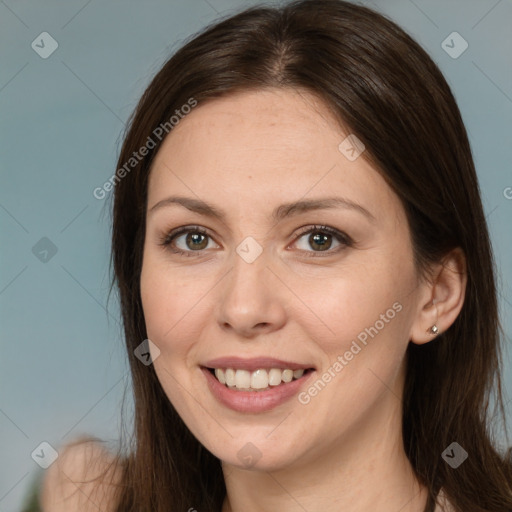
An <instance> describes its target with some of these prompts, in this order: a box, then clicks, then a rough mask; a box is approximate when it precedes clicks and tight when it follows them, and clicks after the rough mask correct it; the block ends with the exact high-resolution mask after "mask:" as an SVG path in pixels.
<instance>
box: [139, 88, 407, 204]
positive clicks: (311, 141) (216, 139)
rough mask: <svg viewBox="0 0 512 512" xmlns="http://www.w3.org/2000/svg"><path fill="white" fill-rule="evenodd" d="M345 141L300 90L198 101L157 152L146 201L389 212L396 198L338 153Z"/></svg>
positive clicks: (359, 163) (323, 108)
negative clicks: (304, 202) (344, 204)
mask: <svg viewBox="0 0 512 512" xmlns="http://www.w3.org/2000/svg"><path fill="white" fill-rule="evenodd" d="M348 135H349V133H348V131H347V130H346V129H344V128H343V127H342V126H341V125H340V123H339V122H338V120H337V119H336V118H335V116H334V115H333V113H332V112H331V111H330V109H329V107H328V106H327V105H326V104H325V103H323V102H322V101H321V100H319V99H318V98H317V97H316V96H314V95H312V94H310V93H308V92H305V91H297V90H289V89H270V90H261V91H245V92H241V93H237V94H234V95H229V96H225V97H222V98H216V99H214V100H209V101H207V102H205V103H203V104H201V103H200V104H198V106H196V107H195V108H194V109H193V110H192V111H191V112H190V113H189V114H188V115H186V116H184V118H183V119H182V120H181V121H180V122H179V124H178V125H176V126H175V127H174V129H173V131H172V132H171V133H170V134H169V135H168V136H167V138H166V139H165V141H164V143H163V144H162V146H161V148H160V149H159V151H158V154H157V155H156V157H155V160H154V162H153V166H152V170H151V175H150V181H149V191H148V194H149V197H150V198H151V199H150V201H148V203H150V204H151V203H153V204H154V203H155V202H156V201H158V200H161V199H162V198H163V197H165V194H167V193H169V192H173V193H174V192H176V193H186V194H187V195H189V196H190V195H195V196H196V197H201V198H206V197H212V196H216V197H218V198H219V199H220V200H221V202H222V200H223V199H225V201H224V202H225V204H226V207H228V205H229V204H233V202H234V201H236V200H238V203H240V201H246V202H249V203H251V202H254V203H255V204H254V206H255V208H257V209H258V210H261V209H263V208H265V207H268V208H269V209H270V208H272V204H270V203H275V204H277V203H283V202H286V201H290V200H296V199H299V198H301V197H304V196H306V195H307V196H308V198H314V197H317V196H318V197H319V196H325V195H326V194H328V195H330V196H332V195H333V194H334V195H336V193H338V194H339V195H341V196H343V197H348V196H350V197H351V199H353V200H354V201H362V200H363V199H364V201H365V202H366V203H367V204H370V205H371V204H372V203H373V204H375V203H378V204H379V205H381V206H382V207H383V208H388V209H390V208H397V207H398V205H397V204H396V202H397V201H398V199H397V197H396V196H395V195H394V193H393V192H392V191H391V189H390V188H389V186H388V185H387V184H386V182H385V181H384V180H383V178H382V177H381V176H380V174H379V173H378V172H377V171H376V170H375V169H374V168H373V167H372V166H371V165H370V163H369V162H368V161H367V160H366V159H364V158H362V157H359V158H357V159H356V160H354V161H350V160H349V159H347V158H346V156H345V155H344V154H343V153H342V152H341V151H340V149H339V146H340V143H341V142H342V141H343V140H344V139H345V138H346V137H347V136H348Z"/></svg>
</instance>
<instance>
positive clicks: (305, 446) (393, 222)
mask: <svg viewBox="0 0 512 512" xmlns="http://www.w3.org/2000/svg"><path fill="white" fill-rule="evenodd" d="M348 135H349V134H348V133H343V132H342V130H341V129H340V127H339V125H338V124H337V123H336V121H335V120H334V118H332V117H331V114H330V113H329V110H328V109H327V108H326V107H325V105H324V104H322V103H321V102H319V101H318V100H316V99H315V97H314V96H312V95H310V94H309V93H302V94H299V93H298V92H296V91H291V90H286V89H280V90H266V91H257V92H255V91H252V92H244V93H239V94H237V95H231V96H227V97H225V98H221V99H215V100H213V101H209V102H207V103H205V104H199V105H198V106H197V107H195V108H194V109H193V110H192V111H191V113H189V114H188V115H187V116H186V117H184V118H183V119H182V120H181V121H180V122H179V124H178V125H177V126H176V127H175V128H174V130H173V131H172V132H171V134H170V135H169V136H168V137H167V138H166V140H165V142H164V143H163V145H162V147H161V149H160V150H159V152H158V154H157V155H156V158H155V161H154V164H153V167H152V171H151V174H150V180H149V188H148V211H147V219H146V222H147V225H146V239H145V245H144V256H143V267H142V275H141V294H142V303H143V309H144V315H145V321H146V326H147V333H148V338H149V339H150V340H151V342H152V343H154V345H156V346H157V347H158V349H159V351H160V352H159V353H158V352H157V351H155V350H153V351H152V354H153V357H154V368H155V371H156V373H157V376H158V378H159V380H160V382H161V384H162V387H163V389H164V391H165V393H166V394H167V396H168V398H169V400H170V401H171V402H172V404H173V405H174V407H175V408H176V410H177V411H178V413H179V414H180V416H181V417H182V418H183V420H184V422H185V423H186V425H187V426H188V428H189V429H190V430H191V432H192V433H193V434H194V435H195V437H196V438H197V439H198V440H199V441H200V442H201V443H202V444H203V445H204V446H205V447H206V448H207V449H208V450H210V451H211V452H212V453H213V454H214V455H216V456H217V457H219V458H220V459H221V460H223V461H224V462H226V463H228V464H232V465H236V466H238V467H250V466H254V467H255V468H261V469H265V470H269V469H274V470H275V469H279V468H286V467H288V466H291V465H293V464H302V463H305V462H307V461H311V460H313V459H314V458H317V457H320V456H322V454H328V453H332V451H333V450H338V449H342V447H343V446H346V447H348V446H351V445H352V443H353V442H364V441H365V439H370V438H371V433H372V431H373V432H375V431H376V430H378V429H382V428H383V427H384V426H385V427H389V425H390V424H391V425H394V426H397V428H398V425H399V424H400V419H401V402H400V397H401V393H402V388H403V379H404V369H405V366H404V354H405V351H406V348H407V345H408V343H409V340H410V338H411V330H412V327H413V325H414V323H415V321H416V316H417V311H418V304H419V300H420V290H421V282H420V280H419V278H418V275H417V272H416V270H415V267H414V264H413V253H412V246H411V239H410V233H409V229H408V224H407V221H406V216H405V213H404V210H403V207H402V205H401V203H400V201H399V199H398V198H397V196H396V195H395V194H394V193H393V191H392V190H391V189H390V188H389V186H388V185H387V184H386V183H385V181H384V180H383V178H382V177H381V176H380V175H379V174H378V173H377V172H376V170H375V169H374V168H372V166H371V165H370V164H368V163H367V161H366V160H365V159H364V153H363V154H362V155H361V156H359V157H357V155H358V152H359V150H360V149H361V148H359V149H358V148H357V147H354V145H353V140H352V141H351V140H345V139H346V137H347V136H348ZM340 144H341V145H340ZM351 148H352V149H351ZM171 196H174V197H177V196H179V197H181V198H184V199H186V200H187V201H188V204H189V208H187V207H185V206H184V205H183V204H178V202H171V201H167V202H165V201H166V199H168V198H170V197H171ZM327 198H329V199H334V200H336V201H332V202H331V203H330V207H325V205H324V206H323V207H319V208H308V205H309V206H312V207H313V206H315V203H314V202H315V201H326V199H327ZM295 202H299V203H302V202H305V203H304V205H302V206H301V205H298V206H296V207H289V206H288V205H289V204H290V203H295ZM310 202H311V203H310ZM202 203H207V204H208V207H207V206H206V205H202ZM156 205H158V206H156ZM316 206H322V205H320V204H316ZM210 207H211V208H212V209H213V211H214V212H215V213H218V214H220V215H222V217H218V216H215V215H212V212H211V211H210ZM315 226H316V227H315ZM322 226H324V227H322ZM325 227H327V230H326V229H325ZM179 228H186V230H184V232H183V233H180V234H178V235H177V236H175V237H174V238H173V239H172V240H171V241H170V244H168V245H162V241H163V240H165V239H166V237H167V241H169V240H170V238H169V237H168V235H169V233H171V232H172V231H174V232H176V231H179V230H180V229H179ZM198 228H199V229H200V230H201V231H202V232H197V231H195V230H196V229H198ZM330 230H331V231H330ZM175 251H183V252H182V253H179V252H175ZM141 341H142V340H141ZM219 358H226V360H225V361H218V362H215V361H213V360H216V359H219ZM233 358H239V359H235V360H234V359H233ZM205 367H214V368H219V369H221V370H224V371H223V372H222V374H220V375H219V377H220V379H221V380H224V379H228V383H231V384H233V383H234V386H235V388H234V389H229V388H228V387H227V386H226V385H225V384H221V382H219V381H218V380H217V379H215V378H214V377H213V375H212V374H211V373H210V372H209V371H208V370H207V369H205ZM228 368H229V369H230V370H227V369H228ZM297 368H302V369H305V370H306V371H305V373H304V374H303V375H302V377H300V372H295V375H294V377H293V378H295V377H298V378H297V379H296V380H293V381H292V382H286V381H287V380H289V379H290V378H292V377H291V373H292V372H290V371H289V370H294V369H297ZM226 370H227V371H226ZM281 370H288V371H281ZM218 373H219V372H218ZM269 379H270V381H269ZM278 383H280V384H279V385H277V384H278ZM248 386H251V388H252V387H254V388H258V389H262V390H259V391H256V390H254V391H249V390H245V391H239V390H238V389H239V388H240V389H247V388H248ZM390 422H391V423H390Z"/></svg>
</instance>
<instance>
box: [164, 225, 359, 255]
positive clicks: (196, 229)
mask: <svg viewBox="0 0 512 512" xmlns="http://www.w3.org/2000/svg"><path fill="white" fill-rule="evenodd" d="M186 233H199V234H202V235H206V236H208V237H209V238H212V237H211V236H210V235H209V234H208V232H207V231H206V230H205V229H204V228H201V227H200V226H183V227H181V228H177V229H175V230H173V231H171V232H170V233H167V234H164V235H163V236H162V237H160V238H159V242H158V244H159V245H160V246H163V247H164V248H165V249H168V250H170V251H171V252H173V253H175V254H179V255H182V256H186V257H195V255H193V253H194V252H197V253H198V256H199V255H200V253H202V252H203V251H202V250H199V251H183V250H182V249H177V248H176V247H172V245H171V244H172V242H173V241H174V240H175V239H176V238H178V237H179V236H180V235H183V234H186ZM310 233H327V234H329V235H332V236H333V237H334V238H335V239H336V240H337V241H338V242H339V243H340V244H342V247H338V248H337V249H335V250H327V251H302V252H305V253H313V254H308V255H307V256H308V257H312V258H317V257H320V258H321V257H325V256H332V255H333V254H336V253H338V252H340V251H341V250H343V249H344V247H343V246H345V247H352V246H353V244H354V241H353V240H352V238H350V237H349V236H348V235H347V234H346V233H343V232H342V231H339V230H337V229H335V228H331V227H329V226H323V225H314V226H312V227H307V228H305V229H304V230H302V231H300V232H299V233H298V235H297V239H296V240H298V239H300V238H302V237H303V236H304V235H307V234H310ZM322 253H325V255H324V254H322Z"/></svg>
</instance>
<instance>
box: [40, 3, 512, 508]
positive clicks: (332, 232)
mask: <svg viewBox="0 0 512 512" xmlns="http://www.w3.org/2000/svg"><path fill="white" fill-rule="evenodd" d="M114 181H115V183H114V184H115V201H114V205H113V236H112V243H113V257H112V262H113V267H114V282H113V285H114V284H117V286H118V288H119V293H120V298H121V307H122V314H123V320H124V327H125V335H126V343H127V349H128V356H129V359H130V365H131V372H132V377H133V389H134V400H135V429H134V435H133V439H132V444H131V445H128V446H127V448H128V451H129V453H128V454H127V455H126V456H124V455H122V454H121V453H122V452H121V451H120V452H119V453H118V454H117V456H115V457H113V456H112V457H111V460H110V462H109V461H107V457H106V455H103V453H102V451H101V450H99V449H97V448H93V449H92V450H89V452H87V453H88V455H86V452H84V451H83V450H82V451H78V450H79V449H78V446H80V445H81V443H76V445H75V446H74V447H73V448H70V449H69V450H68V451H67V453H66V456H64V457H59V459H58V460H60V461H61V462H60V469H61V472H62V473H64V474H65V475H68V476H69V475H70V474H71V473H72V474H73V475H78V476H79V478H77V479H76V480H89V481H91V482H98V481H100V482H101V485H99V486H93V487H87V488H84V487H80V488H79V489H80V490H81V492H80V493H76V492H75V493H74V496H75V497H74V498H70V500H75V501H68V502H67V508H66V509H67V510H72V509H73V506H76V507H77V508H76V509H80V510H85V509H86V508H87V506H91V503H94V505H96V506H97V505H98V504H101V506H102V509H103V510H115V511H118V512H121V511H123V512H124V511H139V510H152V511H164V510H165V511H168V510H189V511H192V510H197V511H207V510H208V511H215V512H218V511H222V512H237V511H239V510H246V511H253V510H254V511H256V510H281V511H288V510H290V511H291V510H308V511H311V512H312V511H315V510H322V511H331V510H333V511H334V510H347V511H366V510H379V511H381V512H388V511H389V512H395V511H398V510H401V511H402V512H405V511H408V512H409V511H410V512H413V511H417V512H420V511H425V512H427V511H434V510H435V511H436V512H438V511H457V512H462V511H464V512H473V511H474V512H477V511H479V512H482V511H486V512H491V511H492V512H505V511H510V510H512V483H511V482H512V467H511V464H510V461H509V460H507V458H506V457H505V456H504V454H501V453H499V452H498V451H497V449H496V448H495V447H494V446H493V444H492V442H491V434H490V432H489V421H490V418H489V417H488V415H487V403H488V402H487V399H488V397H489V393H490V392H491V390H492V389H495V390H496V392H497V395H496V396H497V399H498V404H499V405H501V412H502V414H503V399H502V396H501V386H500V377H499V373H498V369H499V361H500V345H499V336H498V335H499V323H498V317H497V300H496V289H495V281H494V273H493V260H492V254H491V249H490V242H489V235H488V231H487V227H486V222H485V217H484V213H483V209H482V204H481V200H480V196H479V188H478V182H477V177H476V174H475V169H474V163H473V161H472V157H471V150H470V146H469V142H468V138H467V134H466V131H465V128H464V125H463V122H462V120H461V116H460V113H459V110H458V107H457V105H456V102H455V100H454V98H453V96H452V94H451V91H450V89H449V87H448V85H447V83H446V81H445V80H444V78H443V77H442V75H441V73H440V71H439V69H438V68H437V67H436V65H435V64H434V63H433V61H432V60H431V59H430V58H429V57H428V55H427V54H426V53H425V52H424V51H423V50H422V49H421V48H420V47H419V45H418V44H417V43H415V42H414V41H413V40H412V39H411V38H410V37H409V36H408V35H407V34H406V33H404V31H403V30H401V29H400V28H399V27H397V26H396V25H395V24H394V23H392V22H391V21H389V20H388V19H386V18H384V17H383V16H381V15H379V14H377V13H376V12H374V11H372V10H370V9H367V8H364V7H361V6H357V5H353V4H350V3H346V2H343V1H338V0H317V1H311V0H305V1H299V2H293V3H290V4H288V5H285V6H284V7H281V8H267V7H264V8H263V7H262V8H252V9H248V10H246V11H244V12H242V13H241V14H238V15H235V16H233V17H231V18H229V19H226V20H224V21H222V22H220V23H218V24H216V25H214V26H212V27H210V28H208V29H207V30H205V31H204V32H203V33H202V34H200V35H198V36H196V37H195V38H194V39H192V40H191V41H190V42H188V43H187V44H186V45H185V46H184V47H183V48H181V49H180V50H179V51H178V52H177V53H176V54H175V55H174V56H173V57H172V58H171V59H170V60H169V61H168V62H167V63H166V64H165V65H164V66H163V68H162V69H161V71H160V72H159V73H158V74H157V75H156V77H155V78H154V79H153V81H152V83H151V84H150V85H149V87H148V88H147V90H146V92H145V93H144V95H143V97H142V99H141V100H140V102H139V105H138V106H137V109H136V110H135V112H134V114H133V116H132V119H131V123H130V127H129V129H128V132H127V134H126V137H125V140H124V144H123V147H122V149H121V154H120V157H119V161H118V171H117V173H116V175H115V179H114ZM320 253H321V254H320ZM493 384H494V385H495V387H494V388H493ZM86 444H87V446H88V447H89V448H91V447H94V446H97V445H95V444H92V443H86ZM77 454H78V455H77ZM93 458H94V460H96V461H102V466H101V468H102V470H101V471H100V472H98V471H94V472H93V471H87V472H85V473H79V472H78V473H77V471H75V470H74V469H73V468H76V467H78V466H80V464H82V465H83V466H84V467H85V466H86V465H87V464H88V461H90V460H92V459H93ZM80 461H81V462H80ZM97 473H100V474H97ZM56 474H57V470H54V471H53V472H52V475H56ZM84 476H85V478H84ZM90 477H91V478H90ZM56 480H57V477H56V476H52V478H51V479H50V476H49V477H48V482H50V481H51V484H50V483H48V485H47V488H48V489H50V488H52V485H53V483H54V482H55V481H56ZM87 485H92V484H91V483H89V484H87ZM46 492H47V502H50V501H51V498H50V497H49V496H50V494H51V491H46ZM84 496H85V498H84ZM52 499H53V498H52ZM79 503H80V505H78V504H79ZM70 504H74V505H70ZM52 510H54V509H53V508H52Z"/></svg>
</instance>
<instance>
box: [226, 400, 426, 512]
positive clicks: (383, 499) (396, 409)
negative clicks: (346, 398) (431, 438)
mask: <svg viewBox="0 0 512 512" xmlns="http://www.w3.org/2000/svg"><path fill="white" fill-rule="evenodd" d="M390 411H391V414H390ZM222 468H223V473H224V480H225V482H226V490H227V495H226V499H225V501H224V505H223V508H222V512H242V511H243V512H262V511H268V512H271V511H274V510H279V511H280V512H292V511H297V510H307V511H308V512H320V511H321V512H331V511H332V512H335V511H336V512H340V511H343V512H367V511H368V510H379V512H396V511H397V510H400V512H423V511H424V509H425V505H426V502H427V489H426V488H425V487H424V486H421V485H420V484H419V482H418V481H417V479H416V477H415V475H414V472H413V469H412V466H411V464H410V462H409V461H408V459H407V456H406V454H405V451H404V448H403V442H402V428H401V402H400V400H398V399H397V396H396V395H395V394H394V393H391V392H385V393H384V394H383V395H382V397H381V398H380V403H379V405H376V406H375V407H374V408H373V410H372V411H371V413H370V414H369V415H368V416H367V417H366V418H364V419H363V420H361V422H360V423H358V424H356V425H353V426H352V428H351V431H350V432H344V434H343V437H342V438H339V439H337V440H336V442H335V443H334V445H333V443H328V444H326V446H323V447H321V448H320V449H319V450H316V452H315V454H314V455H312V454H311V453H308V454H306V455H304V456H302V457H301V459H300V460H297V459H296V460H294V461H293V462H292V463H290V464H288V465H286V466H284V467H281V468H279V469H276V470H275V471H258V470H257V469H255V468H253V469H251V470H247V469H241V468H238V467H235V466H232V465H229V464H226V463H223V466H222Z"/></svg>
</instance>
